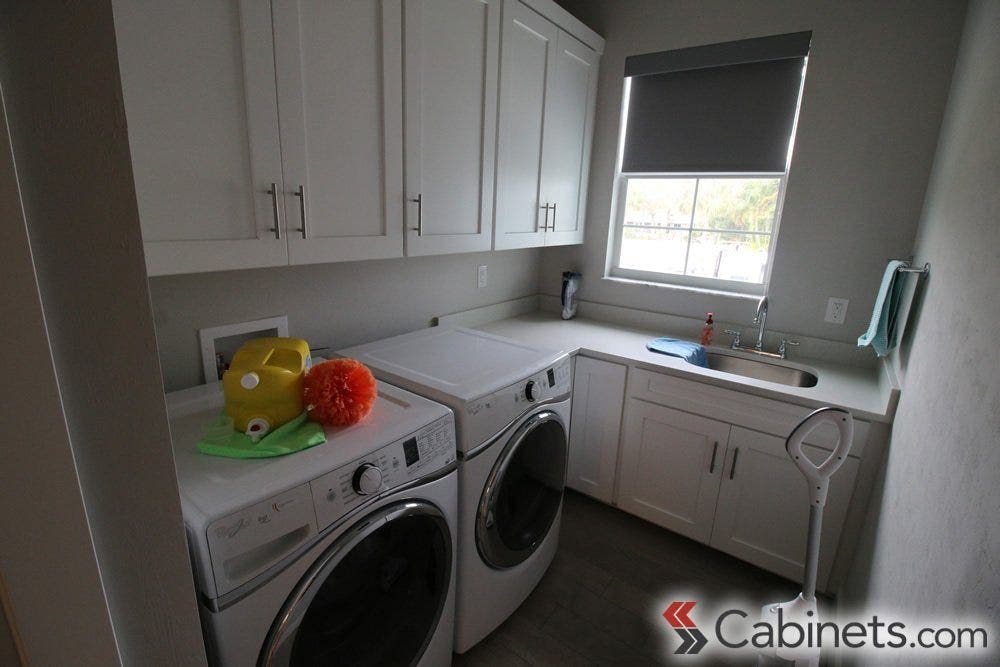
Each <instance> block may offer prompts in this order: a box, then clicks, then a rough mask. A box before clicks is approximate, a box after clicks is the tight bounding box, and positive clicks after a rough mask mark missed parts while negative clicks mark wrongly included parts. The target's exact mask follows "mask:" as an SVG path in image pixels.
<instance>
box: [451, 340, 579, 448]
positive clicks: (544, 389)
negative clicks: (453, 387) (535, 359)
mask: <svg viewBox="0 0 1000 667" xmlns="http://www.w3.org/2000/svg"><path fill="white" fill-rule="evenodd" d="M571 369H572V365H571V362H570V359H569V357H568V356H564V357H563V358H562V359H560V360H559V361H557V362H556V363H555V364H553V365H552V366H550V367H548V368H546V369H544V370H541V371H539V372H537V373H534V374H532V375H530V376H528V377H526V378H524V379H523V380H521V381H519V382H516V383H515V384H512V385H510V386H508V387H504V388H503V389H501V390H499V391H495V392H493V393H492V394H489V395H487V396H483V397H482V398H479V399H476V400H474V401H469V403H468V404H466V406H465V414H464V415H463V417H464V420H463V429H464V435H463V436H462V443H461V445H462V447H463V448H464V449H463V451H468V450H469V449H472V448H474V447H476V446H477V445H479V444H480V443H483V442H485V441H486V440H487V439H489V438H490V437H492V436H494V435H496V433H497V432H498V431H500V430H501V429H503V428H504V427H506V426H507V425H508V424H510V423H511V421H513V420H515V419H517V418H518V417H519V416H521V415H523V414H524V413H525V412H527V411H528V410H530V409H531V408H532V406H534V405H537V404H539V403H545V402H546V401H550V400H552V399H556V398H559V397H562V396H569V395H570V392H571V391H572V388H573V378H572V370H571Z"/></svg>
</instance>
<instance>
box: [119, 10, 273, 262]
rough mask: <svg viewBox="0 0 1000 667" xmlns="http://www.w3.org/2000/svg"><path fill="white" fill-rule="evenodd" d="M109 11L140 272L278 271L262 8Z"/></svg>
mask: <svg viewBox="0 0 1000 667" xmlns="http://www.w3.org/2000/svg"><path fill="white" fill-rule="evenodd" d="M113 9H114V17H115V32H116V38H117V41H118V55H119V65H120V69H121V77H122V89H123V93H124V98H125V115H126V121H127V123H128V135H129V145H130V148H131V153H132V167H133V172H134V177H135V187H136V195H137V199H138V205H139V218H140V223H141V226H142V236H143V245H144V249H145V253H146V267H147V271H148V273H149V274H150V275H162V274H170V273H192V272H199V271H217V270H221V269H242V268H248V267H260V266H278V265H284V264H287V262H288V255H287V246H286V243H285V234H284V230H283V229H282V228H281V223H280V222H279V218H280V208H281V192H282V190H283V188H284V185H283V183H282V177H281V157H280V148H279V141H278V112H277V101H276V96H275V85H274V81H275V69H274V54H273V42H272V25H271V6H270V3H268V2H267V0H242V1H241V2H194V1H187V2H185V1H177V2H157V1H155V0H142V1H134V0H129V1H125V0H121V1H119V0H116V1H115V2H114V5H113Z"/></svg>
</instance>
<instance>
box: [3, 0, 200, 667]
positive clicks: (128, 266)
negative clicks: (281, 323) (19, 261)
mask: <svg viewBox="0 0 1000 667" xmlns="http://www.w3.org/2000/svg"><path fill="white" fill-rule="evenodd" d="M0 50H2V55H0V81H2V87H3V91H4V96H5V102H6V105H7V113H8V122H9V125H10V133H11V140H12V141H11V143H12V145H13V154H14V162H15V164H16V166H17V175H18V181H19V183H20V188H21V199H22V202H23V206H24V218H25V220H26V223H27V228H28V238H29V240H30V247H31V252H32V257H33V259H34V266H35V273H36V275H37V281H38V294H39V296H40V297H41V305H42V310H43V312H44V317H45V326H46V328H47V331H48V339H49V340H48V344H49V347H50V348H51V354H52V362H53V366H54V370H55V376H56V378H57V380H58V391H59V399H60V401H61V404H62V409H63V412H64V415H65V421H64V422H62V420H59V416H58V415H57V414H52V413H51V412H48V411H46V410H44V408H43V407H41V406H39V407H38V408H37V410H38V412H35V413H34V415H35V417H36V420H35V422H36V424H37V426H35V428H38V429H44V428H45V427H50V426H51V425H52V424H64V425H65V427H66V429H67V431H68V435H69V447H70V448H71V449H72V454H73V461H74V462H75V465H76V471H77V473H78V475H79V480H80V486H79V487H76V486H75V485H74V486H73V487H72V488H63V487H59V486H52V485H48V484H49V482H50V481H53V480H50V479H49V478H48V477H47V476H46V475H44V474H41V473H40V472H39V470H41V471H44V468H41V463H38V464H36V467H34V468H33V467H31V466H29V465H25V466H23V467H20V468H17V469H16V470H17V471H18V472H19V473H21V474H23V475H24V476H25V477H26V478H29V479H30V478H32V476H33V475H34V476H35V477H34V480H35V483H36V484H37V485H38V488H39V489H40V490H45V491H47V492H48V493H49V494H56V495H60V494H71V493H79V492H80V490H82V496H83V502H84V506H85V508H86V515H87V516H86V520H87V521H86V523H84V522H83V521H82V520H81V521H80V524H79V526H78V527H79V528H81V529H83V530H85V529H86V528H87V527H88V525H89V529H90V534H91V536H92V538H93V544H94V551H95V552H96V553H97V565H98V566H99V568H100V573H101V582H102V583H103V586H104V595H105V597H106V599H107V607H108V609H109V610H110V615H111V622H112V624H113V626H114V630H115V637H114V638H115V640H116V641H117V647H118V654H119V656H120V659H121V661H122V662H123V663H124V664H126V665H168V664H169V665H199V664H204V663H205V649H204V644H203V640H202V637H201V632H200V626H199V619H198V611H197V605H196V598H195V591H194V584H193V581H192V578H191V568H190V561H189V559H188V554H187V548H186V544H185V538H184V527H183V523H182V519H181V509H180V500H179V497H178V493H177V483H176V480H175V478H174V476H173V475H172V474H170V471H171V470H173V465H174V462H173V454H172V450H171V446H170V435H169V430H168V425H167V419H166V407H165V405H164V400H163V393H162V386H161V378H160V372H159V368H158V365H157V362H156V340H155V336H154V330H153V317H152V309H151V308H150V303H149V292H148V290H147V287H146V280H145V268H144V266H143V254H142V239H141V237H140V231H139V219H138V209H137V206H136V201H135V187H134V184H133V182H132V166H131V160H130V158H129V147H128V138H127V135H126V131H125V115H124V106H123V102H122V92H121V83H120V78H119V72H118V61H117V51H116V48H115V35H114V21H113V18H112V14H111V6H110V4H109V3H108V2H107V1H105V2H84V3H65V2H55V1H38V0H31V1H24V2H8V3H5V5H4V11H3V15H2V17H0ZM19 277H23V274H22V275H21V276H19ZM17 316H18V314H17V313H8V312H5V313H4V317H17ZM20 352H21V350H20V349H18V352H16V353H15V354H20ZM18 361H19V362H20V363H23V361H24V360H23V359H19V360H18ZM14 368H15V370H16V369H17V368H19V366H18V365H15V366H14ZM20 377H21V376H19V375H16V374H15V375H14V378H15V379H17V378H20ZM29 386H30V385H29ZM5 403H6V402H5ZM15 405H17V404H15ZM28 414H32V413H28ZM18 433H20V434H21V435H23V436H25V437H24V438H21V439H19V441H20V445H21V447H22V448H30V447H31V431H26V430H23V429H21V430H19V431H18ZM5 435H7V434H5ZM6 463H9V461H5V467H4V469H5V471H6V470H8V469H7V468H6ZM78 489H79V490H78ZM43 507H44V508H45V509H50V508H51V507H57V504H55V503H53V504H52V505H49V504H45V505H43ZM21 518H22V521H23V525H22V526H21V532H20V533H18V534H19V535H21V536H22V539H30V538H31V537H33V536H35V535H37V534H38V533H39V532H43V531H47V530H49V527H48V525H47V523H45V522H40V521H33V520H32V519H33V517H32V516H28V515H26V516H23V517H21ZM75 527H76V526H75ZM52 530H53V531H54V532H55V531H56V530H57V529H56V528H53V529H52ZM65 557H67V558H69V557H72V553H67V554H66V556H65ZM62 574H64V573H62V572H60V575H62ZM11 586H13V582H11ZM35 594H36V596H39V597H41V596H44V595H46V594H47V593H46V591H45V589H44V588H41V587H40V588H39V589H38V590H37V591H36V593H35ZM56 595H57V598H56V599H57V600H58V601H60V602H62V603H63V604H67V605H68V604H72V599H67V600H63V599H62V598H61V596H59V594H58V593H57V594H56ZM49 602H50V603H51V600H50V601H49ZM67 609H70V610H73V611H75V613H76V614H77V615H83V616H87V615H89V614H92V613H99V611H98V610H97V609H91V608H88V607H85V606H81V607H77V608H75V609H74V608H73V607H67ZM19 619H20V617H19ZM50 622H51V623H53V624H57V623H63V622H68V623H72V622H73V620H72V619H71V620H69V621H64V620H63V619H62V618H61V617H53V618H52V619H51V620H50ZM19 625H20V620H19ZM79 627H81V628H86V627H87V626H86V625H85V624H81V625H80V626H79ZM38 629H39V628H35V630H38ZM46 629H47V630H49V631H50V632H49V635H50V636H51V637H53V641H55V640H58V638H59V637H61V636H64V631H62V628H59V630H60V631H61V632H59V633H57V632H55V631H54V630H55V629H54V628H46ZM58 648H61V649H62V650H63V651H66V650H68V649H71V648H72V646H60V647H58ZM75 663H81V664H88V663H89V664H108V662H107V661H106V660H101V659H100V658H95V657H89V658H88V656H87V655H82V656H79V659H78V660H75V661H72V662H69V663H66V662H63V663H61V664H75ZM38 664H43V662H42V661H39V663H38ZM54 664H59V663H54Z"/></svg>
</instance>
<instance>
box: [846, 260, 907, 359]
mask: <svg viewBox="0 0 1000 667" xmlns="http://www.w3.org/2000/svg"><path fill="white" fill-rule="evenodd" d="M907 266H908V265H907V263H906V262H903V261H900V260H898V259H894V260H892V261H891V262H889V264H888V265H887V266H886V267H885V273H883V274H882V283H881V284H880V285H879V288H878V295H877V296H876V297H875V308H874V309H873V310H872V319H871V322H870V323H869V324H868V330H867V331H865V332H864V333H863V334H861V336H859V337H858V347H864V346H865V345H871V346H872V349H873V350H875V354H876V355H878V356H880V357H884V356H886V355H887V354H889V352H890V351H891V350H893V349H894V348H895V347H896V345H897V344H898V340H897V339H898V337H899V307H900V303H901V302H902V300H903V288H904V287H905V286H906V276H907V275H909V274H908V273H905V272H902V271H900V270H899V269H901V268H906V267H907Z"/></svg>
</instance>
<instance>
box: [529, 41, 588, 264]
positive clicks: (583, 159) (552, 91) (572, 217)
mask: <svg viewBox="0 0 1000 667" xmlns="http://www.w3.org/2000/svg"><path fill="white" fill-rule="evenodd" d="M597 63H598V56H597V54H596V53H594V51H592V50H591V49H589V48H587V47H586V46H584V45H583V44H582V43H581V42H579V41H577V40H576V39H574V38H573V37H572V36H570V35H569V34H567V33H566V32H563V31H561V30H560V31H559V40H558V43H557V45H556V51H555V76H554V78H553V79H552V85H551V86H549V96H548V99H547V100H546V104H545V145H544V147H543V150H542V156H543V158H542V181H541V200H542V203H543V204H548V206H549V210H548V211H549V213H548V231H546V233H545V245H547V246H550V245H569V244H573V243H583V223H584V214H585V212H586V204H587V180H588V176H589V173H590V147H591V139H592V138H593V134H594V103H595V101H596V99H597Z"/></svg>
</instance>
